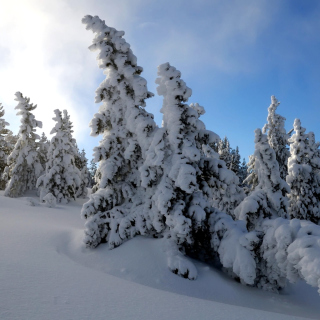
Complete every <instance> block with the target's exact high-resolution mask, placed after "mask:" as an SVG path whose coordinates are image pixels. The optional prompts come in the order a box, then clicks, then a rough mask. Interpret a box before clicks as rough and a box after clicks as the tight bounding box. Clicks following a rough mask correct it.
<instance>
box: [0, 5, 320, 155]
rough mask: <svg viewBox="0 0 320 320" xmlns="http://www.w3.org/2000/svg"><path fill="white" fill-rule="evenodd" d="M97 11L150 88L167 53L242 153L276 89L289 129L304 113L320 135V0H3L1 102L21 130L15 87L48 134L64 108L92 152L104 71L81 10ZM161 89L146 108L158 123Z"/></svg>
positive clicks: (213, 124) (214, 123) (208, 118)
mask: <svg viewBox="0 0 320 320" xmlns="http://www.w3.org/2000/svg"><path fill="white" fill-rule="evenodd" d="M86 14H91V15H99V16H100V18H101V19H104V20H105V21H106V23H107V25H109V26H112V27H115V28H117V29H119V30H124V31H125V32H126V35H125V39H126V40H127V42H129V43H130V44H131V47H132V49H133V52H134V54H135V55H136V56H137V57H138V63H139V65H141V66H142V67H143V68H144V73H143V74H142V75H143V76H144V77H145V78H146V79H147V81H148V88H149V90H150V91H152V92H154V93H156V85H155V83H154V81H155V78H156V76H157V66H158V65H159V64H161V63H164V62H170V64H171V65H173V66H175V67H176V68H177V69H179V70H180V71H181V73H182V78H183V79H184V81H185V82H186V83H187V85H188V86H189V87H190V88H191V89H192V91H193V95H192V97H191V99H190V102H198V103H200V104H201V105H202V106H204V107H205V109H206V114H205V115H204V116H203V117H202V120H203V122H204V123H205V124H206V126H207V128H208V129H211V130H212V131H214V132H216V133H218V134H219V135H220V136H221V137H223V136H225V135H226V136H227V137H228V138H229V140H230V143H231V146H232V147H236V146H239V148H240V153H241V155H242V156H243V157H246V158H247V157H248V155H250V154H252V152H253V150H254V143H253V140H254V130H255V129H256V128H258V127H260V128H261V127H262V126H263V125H264V123H265V122H266V118H267V108H268V106H269V105H270V96H271V95H275V96H276V97H277V98H278V99H279V101H280V102H281V105H280V106H279V107H278V113H280V114H281V115H282V116H284V117H286V118H287V121H286V129H287V130H290V129H291V128H292V125H293V121H294V119H295V118H300V119H301V121H302V125H303V126H304V127H305V128H306V129H307V131H314V132H315V135H316V139H318V140H320V126H319V123H320V90H319V85H320V62H319V58H320V55H319V53H320V32H319V30H320V2H319V1H317V0H308V1H302V0H301V1H296V0H268V1H267V0H266V1H265V0H260V1H256V0H250V1H249V0H238V1H235V0H232V1H231V0H230V1H229V0H225V1H222V0H211V1H210V0H196V1H193V0H188V1H186V0H184V1H182V0H170V1H169V0H162V1H159V0H158V1H153V0H117V1H111V0H96V1H83V0H72V1H63V0H55V1H52V0H46V1H41V0H25V1H24V0H11V1H10V2H9V1H7V0H0V102H2V104H3V105H4V107H5V109H6V120H7V121H8V122H10V124H11V130H13V131H14V132H17V131H18V127H19V118H18V117H17V116H15V113H16V111H15V110H14V107H15V105H16V102H15V101H14V93H15V92H16V91H21V92H22V93H23V94H24V95H26V96H28V97H30V98H31V101H32V102H34V103H36V104H38V108H37V109H36V112H35V114H36V117H37V119H38V120H41V121H43V123H44V131H45V132H46V134H47V135H49V133H50V131H51V128H52V127H53V125H54V122H53V120H52V117H53V110H54V109H56V108H59V109H67V110H68V111H69V113H70V114H71V119H72V120H73V122H74V131H75V137H76V139H77V141H78V144H79V146H80V148H85V149H86V152H87V156H88V158H89V159H90V158H91V154H92V149H93V147H94V146H96V145H98V141H99V139H97V138H92V137H90V129H89V127H88V123H89V121H90V119H91V118H92V116H93V114H94V113H95V112H97V110H98V105H96V104H94V92H95V89H96V88H97V87H98V85H99V83H100V82H101V81H102V79H103V77H104V76H103V74H102V71H101V70H100V69H98V67H97V64H96V61H95V53H92V52H90V51H89V50H88V49H87V47H88V46H89V45H90V43H91V40H92V33H91V32H88V31H86V30H85V28H84V26H83V25H82V24H81V18H82V17H83V16H84V15H86ZM161 103H162V101H161V98H159V97H155V98H153V99H149V100H148V103H147V110H148V111H149V112H152V113H154V115H155V119H156V121H157V123H158V124H160V123H161V114H160V112H159V110H160V108H161Z"/></svg>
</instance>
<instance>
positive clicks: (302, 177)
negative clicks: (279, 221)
mask: <svg viewBox="0 0 320 320" xmlns="http://www.w3.org/2000/svg"><path fill="white" fill-rule="evenodd" d="M293 126H294V131H295V133H294V134H293V135H292V137H291V138H290V139H289V141H290V158H289V161H288V171H289V174H288V176H287V182H288V184H289V186H290V188H291V192H290V194H289V203H290V206H289V211H290V216H291V217H292V218H298V219H305V220H310V221H312V222H314V223H316V224H319V222H320V176H319V170H320V157H319V142H316V141H315V137H314V134H313V132H309V133H308V134H307V133H306V132H305V131H306V129H305V128H303V127H301V122H300V120H299V119H295V121H294V125H293Z"/></svg>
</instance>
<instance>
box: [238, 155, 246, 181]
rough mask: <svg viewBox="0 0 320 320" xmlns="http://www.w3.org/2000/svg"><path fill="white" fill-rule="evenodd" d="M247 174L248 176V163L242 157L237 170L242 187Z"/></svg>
mask: <svg viewBox="0 0 320 320" xmlns="http://www.w3.org/2000/svg"><path fill="white" fill-rule="evenodd" d="M247 176H248V165H247V162H246V159H245V158H243V160H242V163H241V164H240V167H239V172H238V177H239V181H240V186H242V187H244V186H245V183H244V180H246V178H247Z"/></svg>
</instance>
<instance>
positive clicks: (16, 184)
mask: <svg viewBox="0 0 320 320" xmlns="http://www.w3.org/2000/svg"><path fill="white" fill-rule="evenodd" d="M15 96H16V99H15V100H16V101H18V105H17V106H16V107H15V109H17V110H18V113H17V115H21V126H20V131H19V139H18V141H17V143H16V144H15V146H14V149H13V151H12V152H11V154H10V155H9V156H8V159H7V164H8V167H6V169H5V173H4V174H5V177H6V178H8V179H9V181H8V183H7V186H6V189H5V192H4V195H5V196H8V197H18V196H20V195H22V194H24V192H25V191H26V190H33V189H35V187H36V181H37V178H38V177H39V175H40V174H41V172H42V171H43V167H42V166H41V163H40V160H39V155H38V152H37V142H36V140H38V139H39V136H38V135H37V134H36V133H35V131H36V128H37V127H38V128H41V127H42V123H41V122H40V121H37V120H36V119H35V117H34V115H33V114H32V111H33V110H34V109H35V108H36V107H37V106H36V105H33V104H31V103H30V99H29V98H26V97H23V95H22V94H21V93H20V92H17V93H16V94H15Z"/></svg>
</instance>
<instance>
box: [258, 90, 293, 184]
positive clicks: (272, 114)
mask: <svg viewBox="0 0 320 320" xmlns="http://www.w3.org/2000/svg"><path fill="white" fill-rule="evenodd" d="M279 105H280V102H279V101H278V100H277V99H276V97H275V96H271V104H270V106H269V108H268V118H267V121H268V123H266V124H265V125H264V127H263V129H262V132H263V133H267V135H268V142H269V145H270V147H271V148H272V149H273V150H274V151H275V153H276V158H277V161H278V163H279V170H280V175H281V178H282V179H285V178H286V175H287V172H288V169H287V162H288V157H289V155H290V153H289V150H288V148H287V145H288V144H289V142H288V139H289V134H287V133H286V130H285V128H284V123H285V120H286V118H284V117H282V116H280V115H279V114H276V110H277V107H278V106H279Z"/></svg>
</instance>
